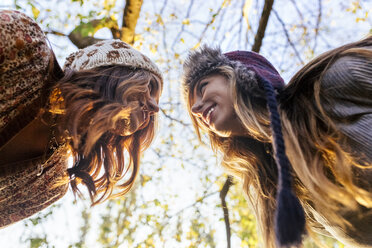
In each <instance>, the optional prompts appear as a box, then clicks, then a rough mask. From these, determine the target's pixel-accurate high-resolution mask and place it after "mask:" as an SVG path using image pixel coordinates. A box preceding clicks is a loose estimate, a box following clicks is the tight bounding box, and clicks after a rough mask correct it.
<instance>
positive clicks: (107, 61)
mask: <svg viewBox="0 0 372 248" xmlns="http://www.w3.org/2000/svg"><path fill="white" fill-rule="evenodd" d="M107 65H123V66H127V67H131V68H133V69H144V70H148V71H150V72H152V73H154V74H155V75H157V76H158V77H160V78H161V80H162V81H163V79H162V75H161V72H160V70H159V68H158V67H157V66H156V65H155V63H154V62H153V61H151V60H150V59H149V58H148V57H147V56H145V55H144V54H142V53H140V52H139V51H137V50H135V49H134V48H132V47H131V46H130V45H128V44H127V43H125V42H123V41H121V40H104V41H100V42H97V43H95V44H93V45H90V46H88V47H85V48H83V49H80V50H78V51H76V52H74V53H72V54H70V55H69V56H68V57H67V58H66V62H65V65H64V68H65V69H66V68H70V69H73V70H75V71H81V70H89V69H92V68H95V67H99V66H107Z"/></svg>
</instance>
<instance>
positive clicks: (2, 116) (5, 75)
mask: <svg viewBox="0 0 372 248" xmlns="http://www.w3.org/2000/svg"><path fill="white" fill-rule="evenodd" d="M51 56H52V53H51V49H50V48H49V46H48V43H47V39H46V37H45V34H44V33H43V31H42V30H41V29H40V27H39V26H38V25H37V24H36V23H35V21H34V20H33V19H31V18H30V17H28V16H26V15H25V14H22V13H21V12H19V11H14V10H0V147H1V146H2V145H3V144H5V143H6V141H7V140H9V139H10V138H11V137H12V136H14V135H15V134H16V133H17V132H18V131H19V130H21V129H22V128H23V127H24V126H25V125H26V124H27V123H28V122H30V121H31V120H32V119H34V118H35V116H36V114H37V113H38V110H39V109H40V107H41V105H42V102H41V97H42V91H43V90H44V88H45V87H46V84H47V78H48V75H49V74H48V68H49V61H50V58H51Z"/></svg>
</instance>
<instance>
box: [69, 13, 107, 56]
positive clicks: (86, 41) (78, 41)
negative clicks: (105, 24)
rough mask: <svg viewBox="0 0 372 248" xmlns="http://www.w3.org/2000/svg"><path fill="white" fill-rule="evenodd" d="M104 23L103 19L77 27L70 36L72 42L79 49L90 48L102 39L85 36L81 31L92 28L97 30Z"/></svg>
mask: <svg viewBox="0 0 372 248" xmlns="http://www.w3.org/2000/svg"><path fill="white" fill-rule="evenodd" d="M101 22H102V20H101V19H95V20H91V21H90V22H88V23H84V24H81V25H79V26H78V27H76V28H75V29H74V30H72V31H71V33H70V34H69V35H68V38H69V39H70V41H71V42H72V43H73V44H74V45H75V46H76V47H77V48H79V49H81V48H84V47H87V46H90V45H92V44H94V43H96V42H98V41H100V40H102V39H96V38H94V37H92V36H83V34H82V32H81V30H82V29H83V28H85V27H92V28H96V27H97V26H98V25H100V24H101Z"/></svg>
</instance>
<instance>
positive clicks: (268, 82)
mask: <svg viewBox="0 0 372 248" xmlns="http://www.w3.org/2000/svg"><path fill="white" fill-rule="evenodd" d="M221 66H229V67H231V68H232V69H233V70H234V73H235V77H236V81H237V87H239V88H238V89H237V90H242V91H244V92H245V93H246V94H249V92H250V88H249V85H252V83H257V84H258V85H259V86H260V87H262V88H263V89H264V91H265V94H266V100H267V108H268V111H269V113H270V126H271V131H272V136H273V141H272V146H273V148H274V152H275V161H276V165H277V168H278V172H279V173H278V175H279V178H278V188H277V196H276V202H277V206H276V213H275V235H276V243H277V246H278V247H292V246H300V244H301V243H302V235H303V234H304V232H305V215H304V210H303V208H302V205H301V204H300V202H299V200H298V198H297V196H296V195H295V194H294V193H293V191H292V176H291V165H290V162H289V160H288V158H287V155H286V153H285V144H284V139H283V134H282V126H281V120H280V115H279V111H278V104H277V100H276V98H277V93H276V92H277V91H279V90H280V89H282V88H283V87H284V81H283V79H282V77H281V76H280V75H279V73H278V72H277V70H276V69H275V68H274V66H273V65H272V64H271V63H270V62H269V61H268V60H267V59H266V58H264V57H263V56H261V55H260V54H258V53H255V52H250V51H232V52H228V53H225V54H223V53H222V52H221V50H220V49H219V48H210V47H208V46H202V47H201V48H200V49H198V50H195V51H193V52H191V53H190V54H189V57H188V58H187V59H186V61H185V63H184V67H183V69H184V77H183V85H182V86H183V90H184V93H185V94H184V95H185V96H189V94H192V93H191V92H192V91H193V89H194V87H195V85H196V84H197V83H198V82H199V81H200V80H201V79H203V78H204V77H206V76H208V75H211V74H213V73H218V71H219V69H218V68H219V67H221Z"/></svg>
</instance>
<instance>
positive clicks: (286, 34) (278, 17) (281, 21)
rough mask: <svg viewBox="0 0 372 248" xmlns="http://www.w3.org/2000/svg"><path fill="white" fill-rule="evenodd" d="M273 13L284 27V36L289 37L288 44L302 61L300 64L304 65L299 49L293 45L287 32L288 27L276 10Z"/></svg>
mask: <svg viewBox="0 0 372 248" xmlns="http://www.w3.org/2000/svg"><path fill="white" fill-rule="evenodd" d="M273 12H274V14H275V17H276V18H277V19H278V21H279V22H280V24H281V25H282V27H283V31H284V34H285V36H286V37H287V41H288V43H289V44H290V46H291V47H292V49H293V51H294V52H295V54H296V56H297V58H298V60H300V62H301V63H302V64H304V62H303V60H302V59H301V55H300V54H299V52H298V51H297V49H296V46H295V45H294V44H293V42H292V40H291V38H290V37H289V33H288V30H287V29H286V27H285V23H284V22H283V20H282V19H281V18H280V16H279V14H278V13H277V12H276V11H275V10H273Z"/></svg>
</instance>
